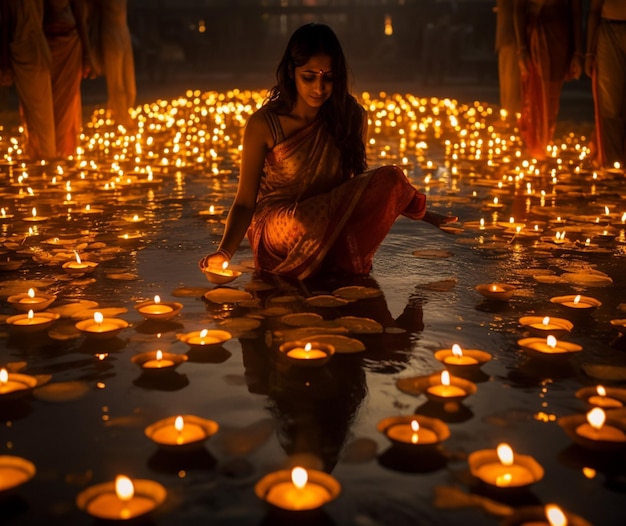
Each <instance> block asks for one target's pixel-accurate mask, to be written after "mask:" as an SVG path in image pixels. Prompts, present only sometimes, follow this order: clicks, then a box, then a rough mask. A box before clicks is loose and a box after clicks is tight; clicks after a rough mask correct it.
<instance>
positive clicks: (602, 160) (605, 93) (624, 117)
mask: <svg viewBox="0 0 626 526" xmlns="http://www.w3.org/2000/svg"><path fill="white" fill-rule="evenodd" d="M585 73H587V75H589V77H591V79H592V81H593V100H594V104H595V119H596V130H595V131H596V134H595V143H596V151H597V161H598V164H599V165H600V166H613V165H614V164H615V163H620V164H621V165H622V166H624V165H625V164H626V1H624V0H591V6H590V9H589V16H588V19H587V53H586V54H585Z"/></svg>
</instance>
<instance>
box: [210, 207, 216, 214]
mask: <svg viewBox="0 0 626 526" xmlns="http://www.w3.org/2000/svg"><path fill="white" fill-rule="evenodd" d="M214 213H215V207H214V206H213V205H211V206H209V214H214Z"/></svg>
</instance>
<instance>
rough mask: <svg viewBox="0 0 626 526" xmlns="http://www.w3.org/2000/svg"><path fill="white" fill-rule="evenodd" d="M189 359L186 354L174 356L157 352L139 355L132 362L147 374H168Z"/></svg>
mask: <svg viewBox="0 0 626 526" xmlns="http://www.w3.org/2000/svg"><path fill="white" fill-rule="evenodd" d="M188 359H189V358H188V357H187V356H186V355H184V354H174V353H169V352H163V351H161V350H157V351H148V352H143V353H140V354H137V355H135V356H133V357H132V358H131V361H132V362H133V363H134V364H136V365H138V366H139V367H141V368H142V369H143V370H144V371H146V372H166V371H173V370H174V369H175V368H176V367H178V366H179V365H180V364H181V363H184V362H186V361H187V360H188Z"/></svg>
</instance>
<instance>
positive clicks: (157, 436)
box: [144, 415, 219, 452]
mask: <svg viewBox="0 0 626 526" xmlns="http://www.w3.org/2000/svg"><path fill="white" fill-rule="evenodd" d="M218 429H219V425H218V424H217V422H214V421H213V420H207V419H205V418H200V417H198V416H194V415H178V416H173V417H168V418H164V419H162V420H159V421H158V422H155V423H154V424H152V425H149V426H148V427H146V429H145V431H144V432H145V435H146V436H147V437H148V438H149V439H150V440H152V441H153V442H154V443H155V444H157V445H158V446H159V447H161V448H163V449H166V450H168V451H181V452H182V451H184V452H187V451H189V450H192V449H198V448H201V447H202V446H203V444H204V442H205V441H206V440H208V439H209V438H210V437H212V436H213V435H214V434H215V433H217V431H218Z"/></svg>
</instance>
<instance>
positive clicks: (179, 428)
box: [174, 416, 185, 433]
mask: <svg viewBox="0 0 626 526" xmlns="http://www.w3.org/2000/svg"><path fill="white" fill-rule="evenodd" d="M184 426H185V422H183V417H182V416H177V417H176V420H174V429H176V431H178V432H179V433H180V432H181V431H182V430H183V427H184Z"/></svg>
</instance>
